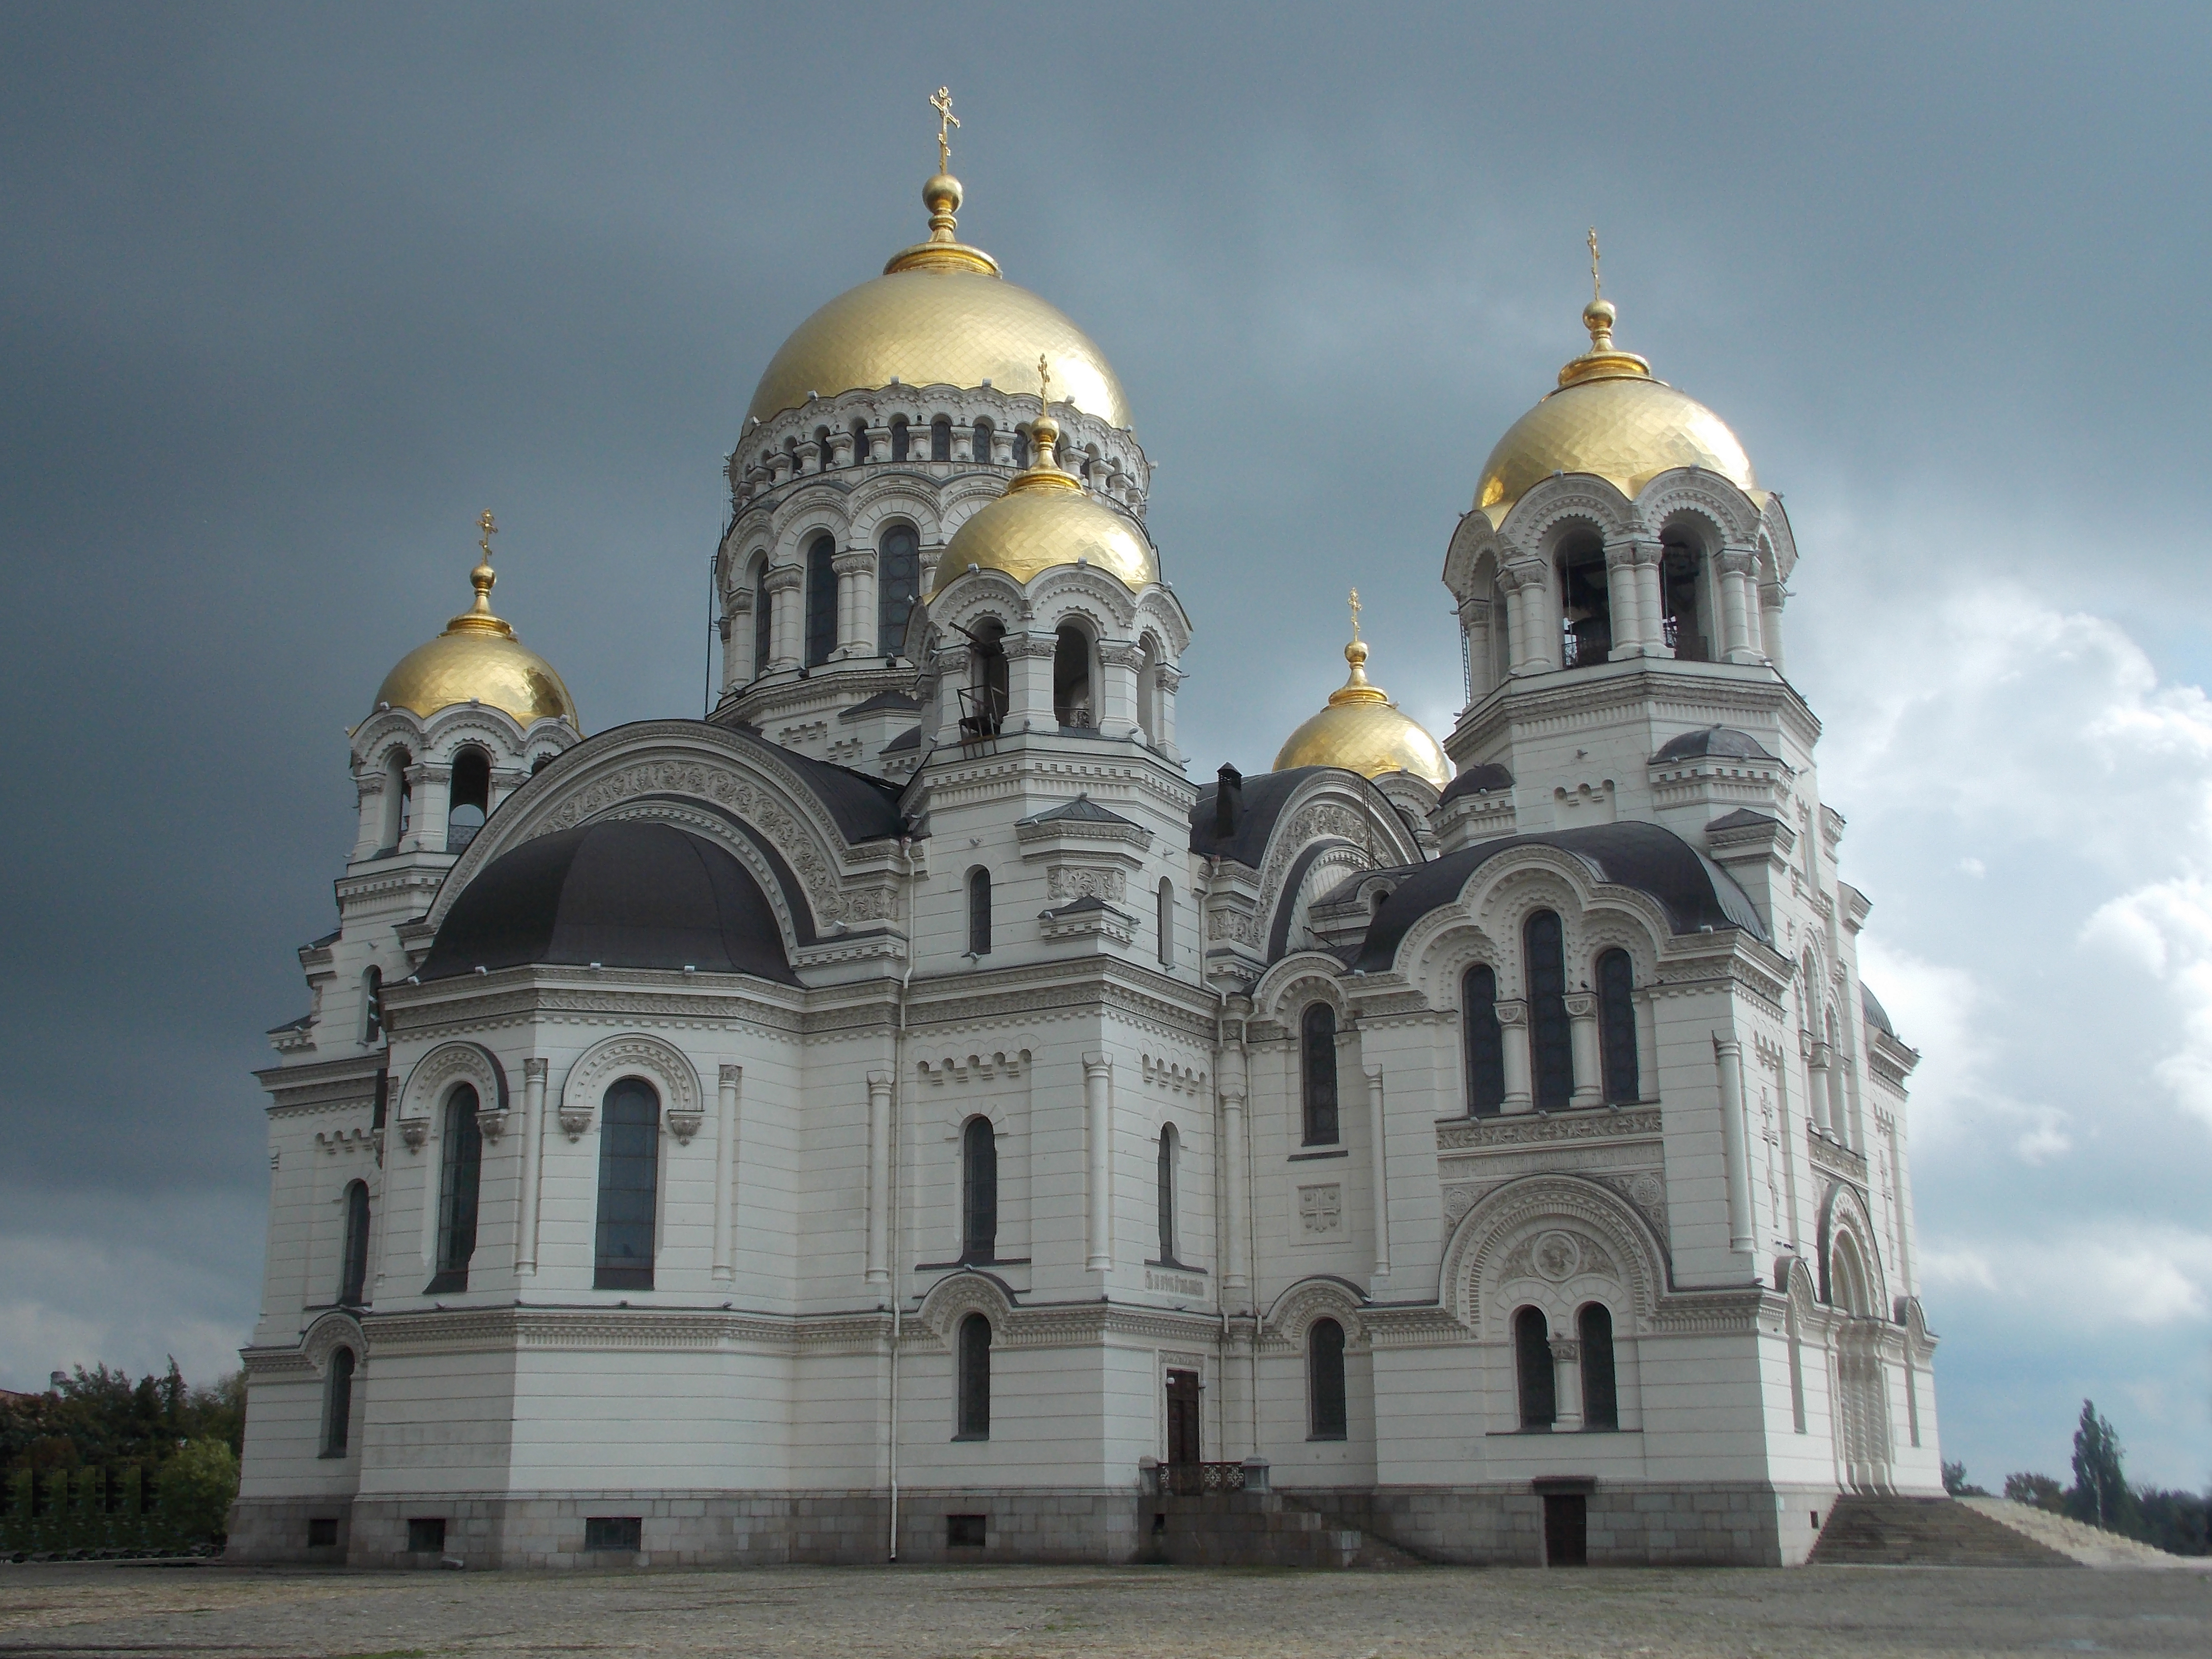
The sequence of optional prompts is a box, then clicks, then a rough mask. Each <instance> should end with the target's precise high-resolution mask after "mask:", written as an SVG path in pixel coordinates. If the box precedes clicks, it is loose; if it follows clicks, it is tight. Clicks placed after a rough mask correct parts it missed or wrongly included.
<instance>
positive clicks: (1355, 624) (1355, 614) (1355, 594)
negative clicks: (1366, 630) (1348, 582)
mask: <svg viewBox="0 0 2212 1659" xmlns="http://www.w3.org/2000/svg"><path fill="white" fill-rule="evenodd" d="M1358 637H1359V590H1358V588H1356V587H1355V588H1353V589H1352V638H1353V639H1355V640H1356V639H1358Z"/></svg>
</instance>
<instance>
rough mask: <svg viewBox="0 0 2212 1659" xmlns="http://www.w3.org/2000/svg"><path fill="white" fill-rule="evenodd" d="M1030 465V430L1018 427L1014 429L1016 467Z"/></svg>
mask: <svg viewBox="0 0 2212 1659" xmlns="http://www.w3.org/2000/svg"><path fill="white" fill-rule="evenodd" d="M1029 464H1030V434H1029V428H1027V427H1016V428H1014V465H1016V466H1027V465H1029Z"/></svg>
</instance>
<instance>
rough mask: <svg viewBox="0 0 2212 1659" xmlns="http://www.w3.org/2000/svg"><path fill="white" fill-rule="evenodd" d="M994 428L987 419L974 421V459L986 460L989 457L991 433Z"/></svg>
mask: <svg viewBox="0 0 2212 1659" xmlns="http://www.w3.org/2000/svg"><path fill="white" fill-rule="evenodd" d="M993 430H994V428H993V427H992V425H991V423H990V422H988V421H978V422H975V441H974V442H975V459H977V460H979V461H988V460H989V459H991V434H992V432H993Z"/></svg>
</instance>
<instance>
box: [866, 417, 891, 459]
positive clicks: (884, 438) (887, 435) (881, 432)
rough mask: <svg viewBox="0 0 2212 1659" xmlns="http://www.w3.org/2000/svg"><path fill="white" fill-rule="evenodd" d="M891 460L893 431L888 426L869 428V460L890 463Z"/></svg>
mask: <svg viewBox="0 0 2212 1659" xmlns="http://www.w3.org/2000/svg"><path fill="white" fill-rule="evenodd" d="M890 458H891V429H890V427H889V426H888V425H884V426H872V427H870V428H868V459H870V460H872V461H888V460H889V459H890Z"/></svg>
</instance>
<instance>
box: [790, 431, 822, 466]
mask: <svg viewBox="0 0 2212 1659" xmlns="http://www.w3.org/2000/svg"><path fill="white" fill-rule="evenodd" d="M793 453H795V454H796V455H797V456H798V457H799V465H798V466H797V468H796V469H794V470H795V471H798V472H800V473H807V472H819V471H821V470H822V446H821V445H820V444H818V443H817V442H815V441H814V440H813V439H811V438H805V439H802V440H800V441H799V447H798V449H797V450H795V451H794V452H793Z"/></svg>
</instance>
